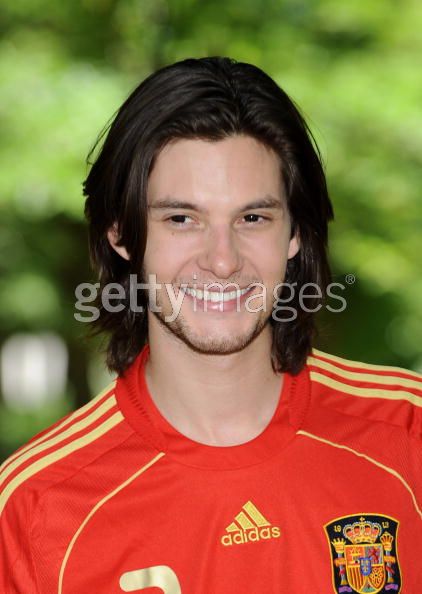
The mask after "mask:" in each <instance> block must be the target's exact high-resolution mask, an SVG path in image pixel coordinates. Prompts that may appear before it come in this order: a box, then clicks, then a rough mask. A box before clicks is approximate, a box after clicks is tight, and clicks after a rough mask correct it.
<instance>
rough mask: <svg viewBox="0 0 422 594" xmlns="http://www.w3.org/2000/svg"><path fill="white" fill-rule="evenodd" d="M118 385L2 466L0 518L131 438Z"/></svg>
mask: <svg viewBox="0 0 422 594" xmlns="http://www.w3.org/2000/svg"><path fill="white" fill-rule="evenodd" d="M115 387H116V381H113V382H112V383H111V384H110V385H108V386H107V387H106V388H105V389H104V390H102V391H101V393H100V394H98V395H97V396H95V397H94V398H93V399H92V400H90V401H89V402H88V403H87V404H86V405H84V406H82V407H81V408H79V409H77V410H76V411H74V412H72V413H70V414H69V415H67V416H66V417H64V418H62V419H60V420H59V421H57V422H56V423H55V424H54V425H52V426H50V427H48V428H47V429H46V430H44V431H42V432H41V433H39V434H37V435H36V436H34V437H33V438H32V439H31V440H30V441H29V442H28V443H26V444H25V445H23V446H22V447H21V448H19V449H18V450H17V451H16V452H15V453H14V454H13V455H11V456H10V457H9V458H8V459H7V460H6V461H5V462H4V463H3V464H2V465H1V467H0V514H1V512H2V511H3V509H4V508H5V506H6V504H7V502H8V501H9V499H10V498H11V497H12V496H14V495H19V494H22V493H23V492H25V491H26V492H28V491H30V492H31V494H32V495H35V496H38V495H39V494H40V493H42V492H43V491H45V490H46V489H48V488H49V487H50V486H51V485H53V484H55V483H60V482H61V481H64V480H66V478H67V477H69V476H71V475H72V474H74V473H76V472H78V470H80V469H82V468H83V467H84V466H86V465H87V464H89V463H90V462H91V461H92V460H94V459H95V458H97V457H100V456H102V455H103V454H104V453H105V452H107V451H108V450H110V449H112V448H113V447H115V445H116V444H118V443H119V442H121V441H122V439H124V438H125V437H127V433H128V428H127V427H124V425H125V423H122V421H123V415H122V413H121V412H120V410H119V408H118V406H117V401H116V396H115Z"/></svg>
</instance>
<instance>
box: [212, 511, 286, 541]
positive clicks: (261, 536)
mask: <svg viewBox="0 0 422 594" xmlns="http://www.w3.org/2000/svg"><path fill="white" fill-rule="evenodd" d="M279 537H280V528H279V527H278V526H271V524H270V523H269V521H268V520H267V519H266V518H264V516H263V515H262V514H261V512H260V511H259V510H258V509H257V508H256V507H255V506H254V504H253V503H252V501H248V502H247V503H245V505H243V506H242V511H241V512H240V513H238V514H237V516H236V517H235V521H234V522H232V523H231V524H229V526H227V528H226V534H224V536H222V537H221V543H222V544H223V545H224V546H225V547H229V546H231V545H234V544H242V543H245V542H256V541H258V540H268V539H270V538H279Z"/></svg>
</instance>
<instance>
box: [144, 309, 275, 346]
mask: <svg viewBox="0 0 422 594" xmlns="http://www.w3.org/2000/svg"><path fill="white" fill-rule="evenodd" d="M154 315H155V317H156V319H157V320H158V321H159V322H160V325H161V326H162V327H163V328H164V329H165V330H166V332H167V333H169V334H171V335H172V336H173V337H174V338H176V339H179V340H180V341H182V342H183V343H184V344H186V346H188V347H189V348H190V349H192V350H193V351H195V352H197V353H200V354H203V355H230V354H233V353H238V352H239V351H242V350H243V349H245V348H246V347H247V346H249V345H250V344H251V343H252V342H253V340H255V339H256V338H257V337H258V336H259V335H260V334H261V332H262V331H263V329H264V328H265V326H266V324H267V322H268V320H260V321H259V323H257V324H256V325H255V326H254V327H253V328H251V329H250V330H249V331H245V332H243V333H242V334H238V335H233V333H230V334H227V335H224V334H223V335H221V334H220V335H214V336H213V335H212V334H211V333H210V332H209V331H207V332H205V331H204V333H203V334H198V333H196V332H194V331H193V330H192V329H191V328H190V327H189V326H188V325H187V324H186V323H185V322H184V321H183V320H181V319H180V318H178V319H177V320H176V321H174V322H168V321H166V320H165V319H164V316H162V315H161V314H159V313H155V314H154Z"/></svg>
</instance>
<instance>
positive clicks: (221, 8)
mask: <svg viewBox="0 0 422 594" xmlns="http://www.w3.org/2000/svg"><path fill="white" fill-rule="evenodd" d="M421 29H422V6H421V4H420V2H418V1H417V0H384V1H383V2H382V3H378V2H368V1H367V0H352V1H350V2H338V1H337V0H336V1H335V0H242V1H239V0H204V1H202V2H201V1H200V0H81V1H79V2H75V1H74V0H61V1H60V2H54V1H52V0H31V1H29V0H14V1H13V2H9V3H2V5H1V7H0V30H1V41H0V80H1V85H2V92H1V104H0V124H1V137H0V157H1V176H0V209H1V234H0V246H1V250H2V259H1V263H0V270H1V280H0V321H1V322H0V323H1V331H0V346H1V348H2V355H1V371H2V402H1V403H0V457H4V456H6V455H7V454H8V453H10V452H11V451H12V450H13V449H15V448H16V447H17V446H19V445H20V444H21V443H23V442H24V441H25V440H27V439H28V438H29V437H30V436H31V435H33V434H34V433H35V432H37V431H39V430H41V429H42V428H43V427H45V426H47V425H48V424H50V423H51V422H53V421H54V420H55V419H57V418H59V416H62V415H63V414H64V413H66V412H67V411H69V410H70V409H72V408H74V407H76V406H78V405H80V404H81V403H83V402H85V401H86V400H87V399H88V398H89V396H90V395H93V394H94V393H95V391H97V390H99V389H100V388H101V386H104V385H106V384H107V383H108V382H109V378H108V377H107V374H106V372H105V369H104V367H103V365H102V363H101V355H100V354H99V353H98V343H93V342H91V341H89V340H88V339H87V338H86V334H87V326H86V324H82V323H79V322H77V321H75V319H74V317H73V314H74V312H75V309H74V302H75V298H74V290H75V287H76V285H78V284H79V283H81V282H84V281H90V280H92V279H93V275H92V272H91V271H90V269H89V262H88V256H87V238H86V225H85V222H84V218H83V198H82V191H81V182H82V180H83V179H84V177H85V176H86V172H87V166H86V164H85V157H86V155H87V153H88V151H89V149H90V148H91V147H92V145H93V143H94V141H95V139H96V137H97V135H98V133H99V132H100V130H101V129H102V128H103V126H104V125H105V124H106V122H107V121H108V120H109V119H110V118H111V116H112V115H113V113H114V112H115V111H116V110H117V108H118V107H119V106H120V104H121V103H122V101H123V100H124V99H125V98H126V96H127V95H128V94H129V93H130V91H131V90H132V89H133V88H134V87H135V86H137V84H138V83H139V82H140V80H141V79H143V78H144V77H145V76H147V75H148V74H149V73H151V72H152V71H153V70H155V69H157V68H159V67H161V66H163V65H165V64H168V63H171V62H173V61H175V60H178V59H183V58H186V57H191V56H193V57H201V56H205V55H228V56H231V57H233V58H235V59H237V60H239V61H246V62H251V63H254V64H256V65H258V66H260V67H261V68H263V69H264V70H265V71H267V72H268V73H269V74H270V75H271V76H273V77H274V78H275V79H276V81H277V82H278V83H279V84H280V85H281V86H282V87H283V88H284V89H285V90H286V91H287V92H288V94H289V95H290V96H291V97H292V98H293V99H294V100H295V102H296V103H297V104H298V105H299V106H300V107H301V110H302V112H303V113H304V115H305V117H306V118H307V119H308V121H309V123H310V126H311V129H312V131H313V133H314V135H315V137H316V139H317V142H318V144H319V146H320V149H321V152H322V155H323V158H324V162H325V166H326V171H327V176H328V183H329V188H330V192H331V197H332V200H333V202H334V207H335V212H336V221H335V223H334V224H333V225H332V228H331V261H332V264H333V268H334V280H336V281H337V282H341V283H343V284H344V285H345V286H346V289H345V290H344V292H343V295H344V297H345V298H346V299H347V302H348V307H347V309H346V311H345V312H343V313H341V314H330V315H324V316H323V317H322V318H321V323H320V325H321V337H320V339H319V343H318V346H320V347H321V348H324V349H327V350H329V351H330V352H333V353H336V354H338V355H341V356H346V357H350V358H355V359H359V360H365V361H367V362H373V363H380V364H390V365H400V366H405V367H408V368H411V369H414V370H419V371H421V369H422V349H421V344H422V306H421V295H422V277H421V253H422V236H421V230H420V227H421V222H422V201H421V197H420V189H421V185H422V184H421V182H422V170H421V161H422V115H421V105H422V79H421V76H420V64H421V46H422V37H421V35H420V31H421ZM347 275H349V276H348V277H347V278H348V280H349V281H350V279H351V280H352V281H353V280H354V282H351V283H350V284H347V283H346V282H345V278H346V276H347ZM60 338H61V340H62V341H63V342H61V341H60ZM40 353H43V355H42V356H40ZM60 366H61V367H60ZM42 367H43V368H45V370H46V372H48V371H49V370H50V371H52V372H53V371H54V373H53V375H54V374H55V377H56V380H54V378H53V380H51V378H50V380H48V381H47V380H45V379H44V380H43V381H40V380H39V379H38V380H37V381H38V384H37V385H35V384H36V382H35V378H36V377H38V376H37V374H36V373H35V374H34V369H36V370H38V371H39V370H40V369H41V368H42ZM60 370H61V371H60ZM41 375H42V374H41ZM62 376H63V377H64V380H63V377H62ZM32 378H33V379H32ZM60 378H62V379H60ZM31 381H32V386H31ZM25 382H26V384H25ZM28 382H29V388H32V392H31V389H28ZM19 390H20V391H21V392H22V394H23V396H19V394H20V392H19ZM43 390H44V392H45V393H44V392H43ZM50 392H51V393H50ZM31 393H33V394H38V396H37V398H36V399H33V401H31V397H30V394H31ZM53 393H54V397H53ZM25 394H26V395H25Z"/></svg>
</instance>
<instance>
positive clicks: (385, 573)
mask: <svg viewBox="0 0 422 594" xmlns="http://www.w3.org/2000/svg"><path fill="white" fill-rule="evenodd" d="M148 352H149V351H148V347H146V348H145V349H144V350H143V352H142V353H141V354H140V355H139V356H138V358H137V359H136V361H135V362H134V364H133V365H132V366H131V368H130V369H129V370H128V372H127V373H126V374H125V377H124V378H121V379H119V380H117V382H116V383H115V384H113V385H112V386H111V387H110V388H109V389H107V390H106V391H105V392H103V393H102V394H100V395H99V396H98V397H97V398H95V399H94V400H93V401H91V402H90V403H89V404H87V405H86V406H85V407H83V408H81V409H79V410H78V411H76V412H74V413H73V414H71V415H69V416H68V417H66V418H65V419H64V420H63V421H61V422H59V423H57V424H56V425H54V426H53V427H52V428H51V429H50V430H48V431H46V432H44V433H42V434H40V435H39V436H37V437H36V438H34V439H33V440H32V441H31V442H29V444H28V445H26V446H25V447H23V448H21V449H20V450H18V452H17V453H16V454H15V455H14V456H12V457H11V458H9V460H7V461H6V462H5V463H4V464H3V466H2V473H1V475H0V481H1V485H2V492H1V495H0V510H1V538H2V540H1V555H0V571H1V578H0V589H1V593H2V594H16V593H19V594H55V593H57V594H84V593H86V594H92V593H94V592H95V593H100V592H101V593H104V594H112V593H113V594H118V593H121V592H142V593H145V594H159V593H160V592H161V593H164V594H180V593H182V594H264V593H265V594H280V592H286V593H289V594H292V593H295V594H302V593H303V594H305V593H306V594H309V593H311V592H312V593H314V592H316V593H318V594H329V593H330V592H336V593H337V594H344V593H352V592H360V593H364V592H371V593H378V592H381V593H389V594H391V593H393V594H397V593H399V592H402V594H420V592H422V562H421V559H422V511H421V506H422V477H421V469H422V448H421V434H422V378H421V376H419V375H418V374H416V373H413V372H410V371H405V370H403V369H399V368H387V367H381V366H373V365H365V364H363V363H356V362H353V361H348V360H345V359H341V358H338V357H333V356H331V355H327V354H325V353H321V352H319V351H313V354H312V356H311V357H309V358H308V361H307V365H306V367H305V368H304V369H303V371H302V372H301V373H300V374H298V375H297V376H292V375H290V374H285V375H284V381H283V388H282V391H281V395H280V400H279V404H278V406H277V409H276V411H275V413H274V415H273V418H272V420H271V422H270V423H269V424H268V426H267V427H266V429H265V430H264V431H263V432H262V433H261V434H260V435H259V436H258V437H256V438H255V439H253V440H251V441H249V442H247V443H244V444H241V445H237V446H233V447H213V446H207V445H203V444H199V443H196V442H194V441H192V440H190V439H189V438H187V437H185V436H183V435H182V434H180V433H179V432H178V431H177V430H175V428H173V427H172V426H171V425H170V424H169V423H168V422H167V421H166V420H165V418H164V417H163V416H162V415H161V414H160V412H159V411H158V409H157V408H156V406H155V404H154V402H153V401H152V399H151V396H150V395H149V393H148V390H147V386H146V383H145V378H144V373H143V369H144V363H145V360H146V357H148Z"/></svg>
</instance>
